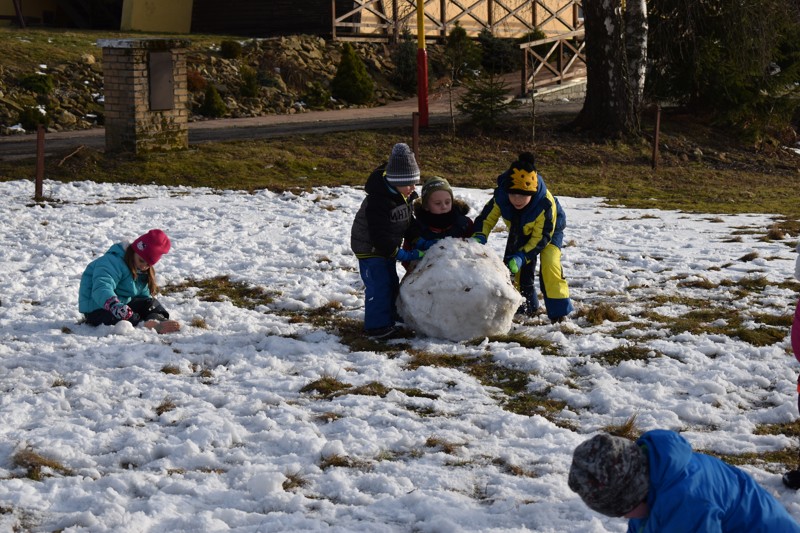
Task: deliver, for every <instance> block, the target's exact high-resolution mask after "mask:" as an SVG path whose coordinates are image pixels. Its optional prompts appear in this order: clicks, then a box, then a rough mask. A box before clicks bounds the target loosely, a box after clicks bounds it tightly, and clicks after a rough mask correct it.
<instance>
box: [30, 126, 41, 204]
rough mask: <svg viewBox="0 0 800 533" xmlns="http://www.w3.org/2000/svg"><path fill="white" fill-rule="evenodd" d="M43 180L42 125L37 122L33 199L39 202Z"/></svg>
mask: <svg viewBox="0 0 800 533" xmlns="http://www.w3.org/2000/svg"><path fill="white" fill-rule="evenodd" d="M43 181H44V125H43V124H39V126H38V127H37V128H36V184H35V189H34V193H33V199H34V200H36V201H37V202H40V201H41V200H42V199H43V198H44V195H43V194H42V182H43Z"/></svg>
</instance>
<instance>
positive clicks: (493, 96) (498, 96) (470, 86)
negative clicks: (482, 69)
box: [456, 73, 519, 129]
mask: <svg viewBox="0 0 800 533" xmlns="http://www.w3.org/2000/svg"><path fill="white" fill-rule="evenodd" d="M466 87H467V91H466V92H465V93H464V95H463V96H462V97H461V101H460V102H459V103H458V104H457V105H456V107H457V108H458V110H459V111H461V112H462V113H464V114H466V115H468V116H469V117H470V119H471V121H472V123H473V124H475V125H476V126H478V127H480V128H484V129H494V128H496V127H497V126H498V125H499V124H500V122H501V121H502V120H503V118H505V117H506V116H508V115H509V114H510V113H511V111H512V110H513V109H515V108H516V107H519V102H517V101H516V100H513V99H509V98H508V93H509V88H508V84H507V83H506V82H504V81H503V80H502V79H501V78H500V77H498V76H496V75H495V74H492V73H489V74H488V75H486V76H481V77H478V78H476V79H474V80H471V81H468V82H466Z"/></svg>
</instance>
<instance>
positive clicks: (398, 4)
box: [331, 0, 583, 42]
mask: <svg viewBox="0 0 800 533" xmlns="http://www.w3.org/2000/svg"><path fill="white" fill-rule="evenodd" d="M417 1H418V0H331V2H332V11H331V12H332V13H333V20H332V24H331V34H332V36H333V38H334V39H337V40H358V41H375V40H378V41H394V42H396V41H397V39H398V37H399V35H400V33H401V32H403V31H404V30H406V29H407V30H408V31H409V32H410V33H412V34H414V35H416V33H417V20H416V9H417ZM581 3H582V0H423V4H422V7H423V9H424V13H425V17H424V28H425V36H426V38H432V39H442V38H445V37H447V33H448V31H450V29H452V27H453V26H454V25H455V24H456V23H458V24H459V25H460V26H461V27H462V28H464V29H465V30H466V31H467V34H468V35H472V36H475V35H477V34H478V33H480V32H481V31H482V30H489V31H490V32H491V33H492V35H494V36H496V37H519V36H522V35H525V34H526V33H530V32H532V31H534V30H536V29H539V30H542V31H544V32H545V33H546V34H548V35H558V34H561V33H564V32H571V31H574V30H577V29H578V28H580V27H581V26H582V25H583V19H581V18H579V10H580V6H581Z"/></svg>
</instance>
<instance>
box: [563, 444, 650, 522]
mask: <svg viewBox="0 0 800 533" xmlns="http://www.w3.org/2000/svg"><path fill="white" fill-rule="evenodd" d="M568 484H569V488H570V489H572V490H573V491H574V492H577V493H578V495H579V496H580V497H581V499H582V500H583V502H584V503H585V504H586V505H588V506H589V507H590V508H591V509H593V510H595V511H597V512H598V513H601V514H604V515H606V516H623V515H624V514H626V513H628V512H630V511H631V510H633V508H634V507H636V506H637V505H639V504H640V503H642V502H643V501H644V499H645V498H646V497H647V489H648V487H649V485H650V466H649V463H648V460H647V454H646V453H645V451H644V450H643V449H642V448H640V447H639V446H638V445H637V444H636V443H635V442H632V441H630V440H628V439H624V438H622V437H614V436H611V435H607V434H604V433H602V434H600V435H596V436H594V437H592V438H591V439H589V440H587V441H584V442H582V443H581V444H579V445H578V447H577V448H575V452H574V453H573V454H572V466H571V467H570V469H569V479H568Z"/></svg>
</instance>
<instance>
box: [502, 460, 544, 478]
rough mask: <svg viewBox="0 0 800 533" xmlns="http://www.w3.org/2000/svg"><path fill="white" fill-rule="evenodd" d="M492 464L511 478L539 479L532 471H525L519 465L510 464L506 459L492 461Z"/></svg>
mask: <svg viewBox="0 0 800 533" xmlns="http://www.w3.org/2000/svg"><path fill="white" fill-rule="evenodd" d="M492 464H493V465H495V466H497V467H499V468H500V470H502V471H503V472H505V473H506V474H510V475H512V476H517V477H530V478H535V477H539V476H538V475H537V474H536V472H533V471H532V470H526V469H525V468H523V467H521V466H519V465H515V464H511V463H509V462H508V460H506V459H501V458H497V459H493V460H492Z"/></svg>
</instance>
